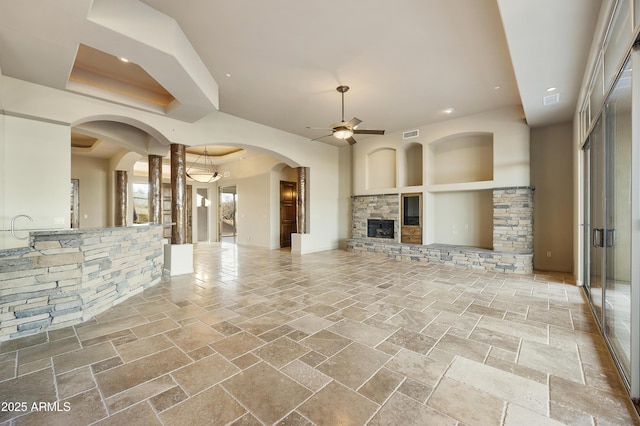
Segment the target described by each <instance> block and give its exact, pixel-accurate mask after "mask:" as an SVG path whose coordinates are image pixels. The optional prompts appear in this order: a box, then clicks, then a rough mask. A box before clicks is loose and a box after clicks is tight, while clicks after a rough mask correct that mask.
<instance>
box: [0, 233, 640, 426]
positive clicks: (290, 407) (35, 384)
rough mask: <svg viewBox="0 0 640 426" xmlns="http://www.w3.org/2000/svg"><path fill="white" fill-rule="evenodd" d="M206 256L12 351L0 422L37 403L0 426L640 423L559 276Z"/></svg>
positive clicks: (330, 256) (575, 297)
mask: <svg viewBox="0 0 640 426" xmlns="http://www.w3.org/2000/svg"><path fill="white" fill-rule="evenodd" d="M196 258H197V259H196V269H197V271H196V273H194V274H193V275H189V276H181V277H174V278H172V279H171V280H169V281H167V282H163V283H161V284H159V285H158V286H156V287H154V288H151V289H148V290H147V291H145V292H144V293H142V294H141V295H137V296H135V297H133V298H132V299H129V300H128V301H126V302H125V303H124V304H121V305H119V306H117V307H114V308H113V309H111V310H110V311H109V312H107V313H105V314H102V315H100V316H99V317H98V318H95V319H93V320H91V321H89V322H86V323H84V324H81V325H78V326H75V327H67V328H64V329H60V330H55V331H49V332H48V333H43V334H39V335H34V336H30V337H26V338H22V339H19V340H14V341H10V342H5V343H2V344H1V345H0V401H1V402H3V403H4V405H3V409H4V410H6V409H7V408H8V406H9V405H10V404H9V403H11V402H17V403H25V404H24V405H22V408H24V411H19V412H8V411H2V412H0V423H2V424H11V425H14V424H15V425H38V424H46V425H52V424H64V425H74V424H78V425H85V424H93V423H96V424H114V425H132V424H140V425H153V424H164V425H189V426H195V425H200V424H205V425H216V424H236V425H252V424H261V423H262V424H273V423H278V424H288V425H306V424H317V425H337V424H343V425H346V424H355V425H360V424H367V423H368V424H384V425H408V424H418V425H436V424H437V425H440V424H451V425H455V424H460V425H462V424H464V425H502V424H504V425H527V424H531V425H547V424H548V425H553V424H575V425H613V424H623V425H630V424H639V423H638V420H637V417H636V414H635V410H634V408H633V407H632V405H631V403H630V402H629V400H628V398H627V397H626V395H625V391H624V389H623V387H622V385H621V382H620V380H619V378H618V376H617V373H616V371H615V369H614V366H613V364H612V362H611V360H610V357H609V355H608V353H607V351H606V350H605V347H604V345H603V341H602V339H601V337H600V335H599V334H598V332H597V330H596V327H595V324H594V321H593V319H592V315H591V313H590V311H589V308H588V307H587V305H586V304H585V298H584V296H583V294H582V291H581V289H580V288H578V287H576V286H574V285H571V284H567V283H563V278H562V277H561V276H544V275H531V276H512V275H499V274H494V273H482V272H477V271H473V270H467V269H453V268H449V267H443V266H437V265H430V264H426V263H418V262H403V261H395V260H388V259H383V258H379V257H369V256H362V255H355V254H350V253H346V252H344V251H339V250H335V251H328V252H322V253H315V254H307V255H304V256H302V257H300V256H297V255H292V254H291V253H290V252H287V251H280V250H273V251H269V250H264V249H256V248H247V247H237V246H235V245H232V244H225V243H223V244H210V245H199V246H198V247H197V249H196ZM54 401H58V402H59V403H58V404H57V406H56V405H54V404H50V405H49V406H46V405H43V406H40V405H38V404H37V405H36V408H37V407H40V408H41V409H42V411H31V410H32V408H34V407H33V403H34V402H36V403H39V402H54ZM25 405H26V407H25ZM14 407H15V406H14ZM18 408H19V409H21V406H20V405H18ZM52 409H57V410H58V411H55V412H54V411H51V410H52Z"/></svg>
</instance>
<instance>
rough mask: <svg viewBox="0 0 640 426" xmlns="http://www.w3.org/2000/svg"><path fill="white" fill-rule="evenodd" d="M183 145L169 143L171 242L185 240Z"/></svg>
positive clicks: (176, 242) (185, 188)
mask: <svg viewBox="0 0 640 426" xmlns="http://www.w3.org/2000/svg"><path fill="white" fill-rule="evenodd" d="M186 160H187V157H186V150H185V146H184V145H180V144H171V221H172V222H174V225H173V226H172V227H171V244H185V243H186V242H187V194H186V193H187V168H186V162H187V161H186Z"/></svg>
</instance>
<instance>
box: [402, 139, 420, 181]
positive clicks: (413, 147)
mask: <svg viewBox="0 0 640 426" xmlns="http://www.w3.org/2000/svg"><path fill="white" fill-rule="evenodd" d="M399 160H400V164H399V168H400V185H401V186H421V185H422V184H423V170H424V168H423V156H422V144H421V143H418V142H410V143H408V144H405V145H404V146H403V147H402V150H401V155H400V159H399Z"/></svg>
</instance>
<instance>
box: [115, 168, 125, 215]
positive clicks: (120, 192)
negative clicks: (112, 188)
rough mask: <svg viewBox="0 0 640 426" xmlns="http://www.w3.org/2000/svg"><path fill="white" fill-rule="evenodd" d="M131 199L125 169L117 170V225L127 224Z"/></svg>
mask: <svg viewBox="0 0 640 426" xmlns="http://www.w3.org/2000/svg"><path fill="white" fill-rule="evenodd" d="M128 201H129V179H128V175H127V172H126V171H125V170H116V206H115V207H116V211H115V219H114V222H115V226H127V204H128Z"/></svg>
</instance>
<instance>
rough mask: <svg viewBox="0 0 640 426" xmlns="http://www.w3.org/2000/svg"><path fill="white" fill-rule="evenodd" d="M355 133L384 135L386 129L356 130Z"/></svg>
mask: <svg viewBox="0 0 640 426" xmlns="http://www.w3.org/2000/svg"><path fill="white" fill-rule="evenodd" d="M353 133H355V134H357V135H384V130H365V129H362V130H354V131H353Z"/></svg>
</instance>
